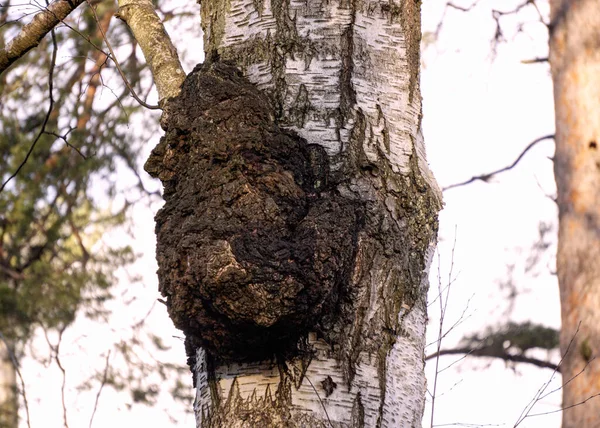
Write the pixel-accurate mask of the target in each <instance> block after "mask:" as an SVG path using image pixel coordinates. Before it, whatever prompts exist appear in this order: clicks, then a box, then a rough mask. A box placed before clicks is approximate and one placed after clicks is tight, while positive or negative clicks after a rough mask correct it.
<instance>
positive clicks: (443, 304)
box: [431, 228, 464, 426]
mask: <svg viewBox="0 0 600 428" xmlns="http://www.w3.org/2000/svg"><path fill="white" fill-rule="evenodd" d="M455 249H456V228H455V230H454V243H453V245H452V256H451V259H450V260H451V262H450V271H449V272H448V289H447V290H446V296H444V297H445V298H444V301H443V302H442V298H443V297H442V293H443V291H442V274H441V267H440V265H441V262H440V254H439V252H438V292H439V296H438V297H439V302H440V323H439V330H438V340H437V353H438V354H439V352H440V349H441V347H442V340H443V339H444V336H445V335H444V333H443V332H444V319H445V317H446V310H447V309H448V299H449V296H450V284H452V274H453V271H454V250H455ZM463 315H464V312H463ZM461 318H462V316H461ZM459 321H460V319H459ZM439 366H440V357H439V355H438V357H437V358H436V359H435V376H434V377H433V392H432V393H431V426H433V422H434V417H435V398H436V391H437V381H438V375H439V374H440V369H439Z"/></svg>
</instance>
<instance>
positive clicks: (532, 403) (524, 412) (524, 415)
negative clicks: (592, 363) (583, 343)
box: [513, 321, 587, 428]
mask: <svg viewBox="0 0 600 428" xmlns="http://www.w3.org/2000/svg"><path fill="white" fill-rule="evenodd" d="M580 327H581V321H580V322H579V324H577V330H575V334H573V337H571V340H570V341H569V344H568V345H567V349H566V350H565V353H564V355H563V356H562V358H561V359H560V361H559V363H558V366H557V367H556V369H554V371H553V372H552V375H551V376H550V379H548V381H547V382H546V383H544V384H543V385H542V386H541V387H540V389H538V391H537V392H536V393H535V395H534V396H533V398H532V399H531V401H530V402H529V403H528V404H527V405H526V406H525V408H524V409H523V410H522V411H521V414H520V415H519V418H518V419H517V422H516V423H515V425H514V427H513V428H516V427H517V426H519V424H520V423H521V422H523V421H524V420H525V419H527V417H528V416H529V412H531V410H532V409H533V407H534V406H535V405H536V403H537V402H538V401H540V400H541V397H542V396H544V397H545V396H546V395H543V394H544V392H545V391H546V388H548V386H550V382H551V381H552V379H554V376H555V375H556V373H558V371H559V369H560V366H561V365H562V363H563V361H564V360H565V358H566V357H567V355H568V354H569V351H570V350H571V346H572V345H573V342H574V341H575V338H576V337H577V334H578V333H579V328H580ZM586 367H587V365H586ZM584 368H585V367H584ZM571 380H573V378H571V379H569V382H570V381H571Z"/></svg>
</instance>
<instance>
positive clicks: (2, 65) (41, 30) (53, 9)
mask: <svg viewBox="0 0 600 428" xmlns="http://www.w3.org/2000/svg"><path fill="white" fill-rule="evenodd" d="M81 3H83V0H56V1H55V2H53V3H52V4H50V5H49V6H48V7H47V8H44V10H42V11H41V12H39V13H37V14H36V15H35V16H34V17H33V19H32V20H31V22H30V23H28V24H26V25H24V26H23V28H22V29H21V31H19V34H17V35H16V36H15V37H14V38H13V39H12V40H10V41H9V42H8V43H7V44H6V47H5V48H4V49H0V74H2V73H3V72H4V71H5V70H6V69H7V68H8V67H10V66H11V65H12V64H13V63H14V62H15V61H16V60H18V59H19V58H21V57H22V56H23V55H25V54H26V53H27V52H29V51H30V50H31V49H33V48H34V47H36V46H37V45H39V43H40V41H41V40H42V39H43V38H44V37H45V36H46V34H48V33H49V32H50V31H52V29H54V27H55V26H57V25H58V23H59V22H61V21H62V20H63V19H65V18H66V17H67V16H68V15H69V14H70V13H71V12H73V11H74V10H75V9H76V8H77V7H78V6H79V5H80V4H81Z"/></svg>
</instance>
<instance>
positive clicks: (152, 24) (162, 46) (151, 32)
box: [115, 0, 185, 106]
mask: <svg viewBox="0 0 600 428" xmlns="http://www.w3.org/2000/svg"><path fill="white" fill-rule="evenodd" d="M115 16H116V17H117V18H119V19H121V20H122V21H123V22H125V23H126V24H127V25H128V26H129V28H131V31H132V32H133V35H134V37H135V38H136V40H137V41H138V43H139V45H140V47H141V48H142V52H143V53H144V57H145V58H146V62H147V63H148V65H149V66H150V70H151V71H152V75H153V76H154V83H155V84H156V89H157V91H158V99H159V104H160V105H161V106H162V102H164V100H166V99H167V98H171V97H174V96H176V95H177V94H179V91H180V87H181V84H182V83H183V80H184V79H185V72H184V71H183V68H182V67H181V63H180V62H179V57H178V56H177V49H175V46H173V43H172V42H171V39H170V37H169V35H168V34H167V32H166V30H165V27H164V26H163V24H162V22H161V20H160V18H159V17H158V15H157V14H156V11H155V10H154V6H152V1H151V0H119V10H118V11H117V13H116V14H115Z"/></svg>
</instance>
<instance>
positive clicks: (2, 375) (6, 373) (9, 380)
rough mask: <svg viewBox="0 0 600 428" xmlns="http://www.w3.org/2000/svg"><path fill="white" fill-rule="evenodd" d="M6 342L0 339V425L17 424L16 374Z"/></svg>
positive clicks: (11, 427) (5, 426)
mask: <svg viewBox="0 0 600 428" xmlns="http://www.w3.org/2000/svg"><path fill="white" fill-rule="evenodd" d="M10 353H11V350H9V348H8V346H7V342H6V341H4V340H0V427H3V428H17V427H18V426H19V398H18V395H17V374H16V371H15V366H14V364H13V361H12V360H11V356H10Z"/></svg>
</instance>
